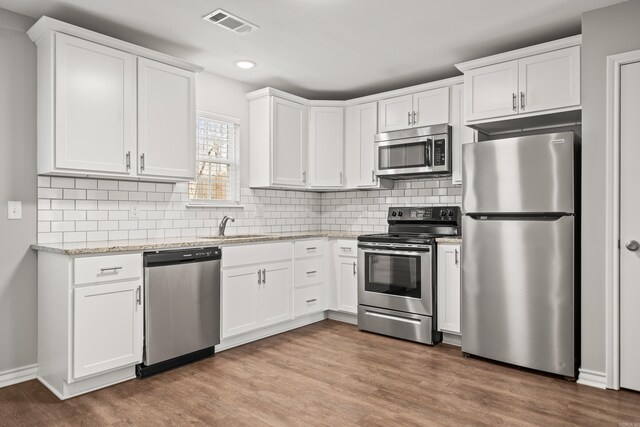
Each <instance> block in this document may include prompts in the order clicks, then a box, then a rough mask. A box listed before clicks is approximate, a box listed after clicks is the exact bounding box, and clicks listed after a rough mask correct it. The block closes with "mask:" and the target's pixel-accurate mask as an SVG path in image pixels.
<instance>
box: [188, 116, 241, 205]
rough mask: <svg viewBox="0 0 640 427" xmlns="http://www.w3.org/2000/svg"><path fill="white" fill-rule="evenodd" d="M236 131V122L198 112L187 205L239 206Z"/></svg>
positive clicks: (237, 130)
mask: <svg viewBox="0 0 640 427" xmlns="http://www.w3.org/2000/svg"><path fill="white" fill-rule="evenodd" d="M239 131H240V122H239V121H238V120H237V119H234V118H232V117H227V116H222V115H219V114H213V113H207V112H204V111H199V112H198V117H197V138H198V140H197V143H196V150H197V155H196V156H197V158H196V180H195V181H194V182H190V183H189V200H190V204H198V205H203V204H211V205H217V204H237V203H239V202H240V188H239V187H240V183H239V181H240V175H239V173H238V145H239V143H238V141H239Z"/></svg>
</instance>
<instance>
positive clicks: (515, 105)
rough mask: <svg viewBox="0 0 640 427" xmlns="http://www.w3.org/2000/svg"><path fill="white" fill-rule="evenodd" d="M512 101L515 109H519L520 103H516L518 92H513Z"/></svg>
mask: <svg viewBox="0 0 640 427" xmlns="http://www.w3.org/2000/svg"><path fill="white" fill-rule="evenodd" d="M511 103H512V105H513V111H517V110H518V104H516V94H515V93H514V94H513V98H512V100H511Z"/></svg>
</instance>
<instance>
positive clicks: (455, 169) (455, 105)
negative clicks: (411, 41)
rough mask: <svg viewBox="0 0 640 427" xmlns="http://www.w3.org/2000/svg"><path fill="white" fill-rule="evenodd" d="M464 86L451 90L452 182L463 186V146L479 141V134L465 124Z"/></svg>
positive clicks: (457, 86)
mask: <svg viewBox="0 0 640 427" xmlns="http://www.w3.org/2000/svg"><path fill="white" fill-rule="evenodd" d="M464 122H465V120H464V85H462V84H459V85H455V86H453V87H452V88H451V151H452V156H453V157H452V164H451V181H452V183H453V184H454V185H461V184H462V145H464V144H470V143H472V142H476V141H477V132H476V131H475V130H473V129H472V128H470V127H468V126H465V124H464Z"/></svg>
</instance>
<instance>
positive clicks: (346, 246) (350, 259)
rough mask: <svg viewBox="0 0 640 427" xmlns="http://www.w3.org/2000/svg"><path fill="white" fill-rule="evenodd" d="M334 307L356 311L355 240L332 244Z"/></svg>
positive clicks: (351, 311) (356, 267)
mask: <svg viewBox="0 0 640 427" xmlns="http://www.w3.org/2000/svg"><path fill="white" fill-rule="evenodd" d="M333 252H334V262H335V279H336V284H335V290H336V299H335V309H336V310H338V311H344V312H347V313H352V314H357V313H358V259H357V242H356V241H355V240H353V241H349V240H338V241H337V242H336V243H335V244H334V251H333Z"/></svg>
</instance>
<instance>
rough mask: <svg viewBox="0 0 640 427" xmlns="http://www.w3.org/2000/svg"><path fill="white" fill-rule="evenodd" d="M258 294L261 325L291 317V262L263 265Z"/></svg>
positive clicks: (271, 323)
mask: <svg viewBox="0 0 640 427" xmlns="http://www.w3.org/2000/svg"><path fill="white" fill-rule="evenodd" d="M262 274H263V276H262V280H263V283H262V289H261V295H260V317H261V319H262V325H261V326H268V325H273V324H274V323H279V322H283V321H285V320H289V319H292V318H293V301H292V293H293V286H292V284H291V274H292V273H291V263H290V262H286V263H279V264H269V265H266V266H265V267H264V270H263V273H262Z"/></svg>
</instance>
